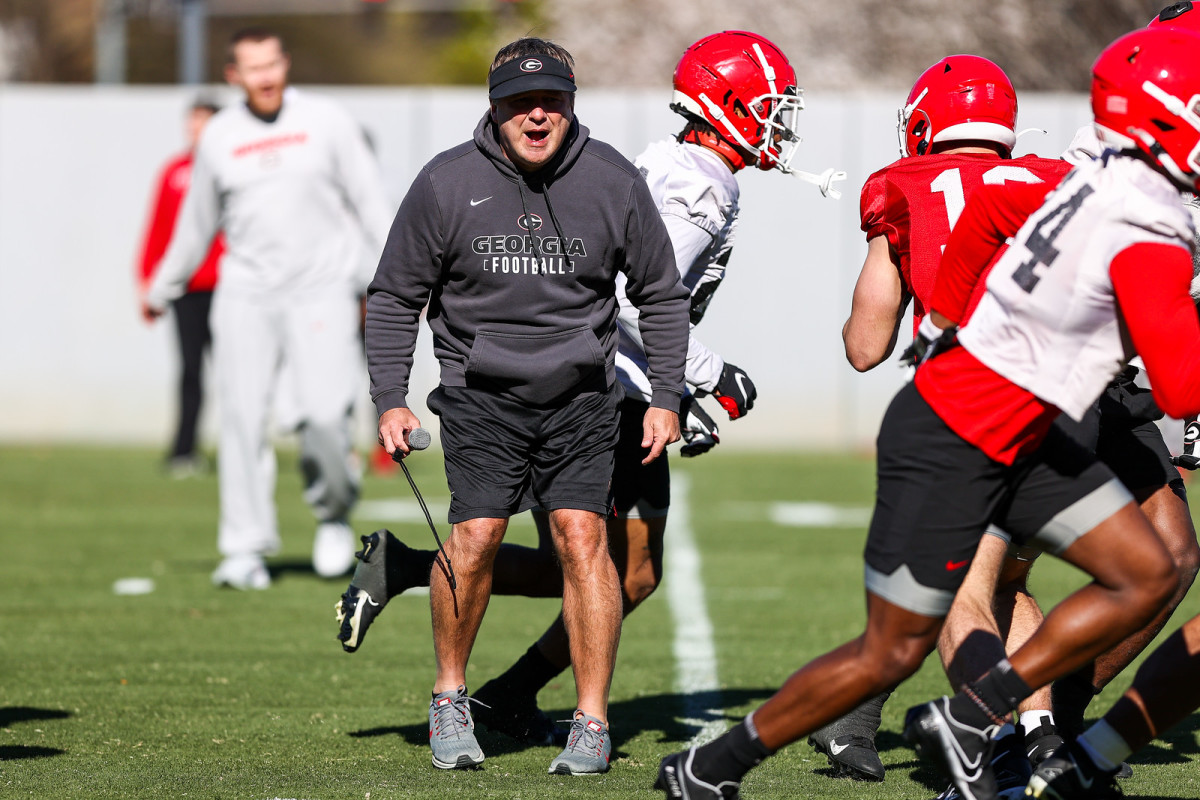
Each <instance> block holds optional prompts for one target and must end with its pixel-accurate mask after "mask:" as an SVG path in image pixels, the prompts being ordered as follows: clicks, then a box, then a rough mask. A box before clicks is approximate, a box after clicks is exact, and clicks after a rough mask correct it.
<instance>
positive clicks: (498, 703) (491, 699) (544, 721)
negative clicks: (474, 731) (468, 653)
mask: <svg viewBox="0 0 1200 800" xmlns="http://www.w3.org/2000/svg"><path fill="white" fill-rule="evenodd" d="M473 697H474V698H475V699H477V700H479V702H480V703H486V706H480V707H479V708H476V709H475V722H477V723H478V724H480V725H482V726H484V727H485V728H487V729H488V730H490V731H496V732H497V733H503V734H504V735H505V736H509V737H511V738H513V739H516V740H517V741H519V742H525V743H526V744H531V745H534V746H537V747H543V746H549V745H553V746H555V747H566V746H567V737H568V734H569V732H568V731H567V730H566V729H564V728H562V727H560V726H559V725H557V724H555V722H554V720H552V719H550V717H548V716H546V714H545V712H544V711H542V710H541V709H540V708H538V705H537V698H536V697H534V696H533V695H521V694H515V693H513V692H511V691H508V690H507V689H505V687H503V686H500V685H499V684H497V683H496V682H495V681H488V682H487V683H485V684H484V685H483V686H481V687H480V688H479V691H478V692H476V693H475V694H474V695H473Z"/></svg>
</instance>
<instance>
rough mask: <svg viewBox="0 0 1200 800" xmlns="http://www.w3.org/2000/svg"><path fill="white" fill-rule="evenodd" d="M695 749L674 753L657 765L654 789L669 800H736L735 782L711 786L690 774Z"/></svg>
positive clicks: (736, 788) (736, 789) (736, 783)
mask: <svg viewBox="0 0 1200 800" xmlns="http://www.w3.org/2000/svg"><path fill="white" fill-rule="evenodd" d="M695 758H696V748H694V747H693V748H691V749H690V750H684V751H683V752H682V753H674V754H673V755H669V756H667V757H666V758H664V759H663V760H662V763H660V764H659V765H658V778H657V780H655V781H654V788H655V789H660V790H662V791H664V792H666V793H667V797H668V798H670V800H738V798H739V797H740V795H739V794H738V786H739V785H740V784H739V783H738V782H737V781H722V782H721V783H719V784H716V785H713V784H711V783H706V782H705V781H702V780H700V779H699V778H697V777H696V776H695V775H694V774H693V773H692V762H693V760H694V759H695Z"/></svg>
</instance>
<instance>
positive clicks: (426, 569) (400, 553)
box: [384, 531, 437, 600]
mask: <svg viewBox="0 0 1200 800" xmlns="http://www.w3.org/2000/svg"><path fill="white" fill-rule="evenodd" d="M387 535H388V536H389V537H391V538H390V540H389V541H388V543H387V564H385V565H384V566H385V568H386V569H387V582H388V588H389V592H388V594H389V595H391V596H390V597H388V599H389V600H391V599H392V597H395V596H396V595H398V594H400V593H401V592H403V591H404V590H405V589H411V588H412V587H414V586H428V585H429V573H430V572H432V571H433V560H434V559H435V558H437V551H436V550H417V549H415V548H412V547H409V546H408V545H406V544H405V543H404V542H402V541H400V540H399V539H397V538H396V537H395V536H394V535H392V532H391V531H388V533H387ZM393 586H394V587H396V589H397V590H398V591H396V592H394V593H393V592H392V591H390V590H391V587H393Z"/></svg>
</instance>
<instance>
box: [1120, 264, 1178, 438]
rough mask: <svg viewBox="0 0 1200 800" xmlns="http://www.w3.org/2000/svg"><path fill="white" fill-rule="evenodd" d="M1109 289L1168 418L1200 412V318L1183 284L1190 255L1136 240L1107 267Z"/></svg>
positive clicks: (1156, 398) (1160, 406) (1159, 405)
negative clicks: (1139, 242)
mask: <svg viewBox="0 0 1200 800" xmlns="http://www.w3.org/2000/svg"><path fill="white" fill-rule="evenodd" d="M1109 274H1110V275H1111V277H1112V283H1113V292H1114V293H1115V294H1116V297H1117V304H1118V306H1119V307H1120V311H1121V316H1122V318H1123V319H1124V321H1125V326H1126V328H1127V329H1128V331H1129V337H1130V339H1131V340H1132V341H1133V346H1134V349H1135V350H1136V351H1137V353H1138V355H1140V356H1141V357H1142V361H1143V362H1144V363H1145V365H1146V374H1147V375H1148V376H1149V377H1150V389H1151V391H1152V392H1153V393H1154V400H1155V402H1156V403H1158V407H1159V408H1161V409H1162V410H1163V411H1164V412H1165V413H1166V414H1167V415H1168V416H1172V417H1176V418H1183V417H1186V416H1188V415H1190V414H1195V413H1197V412H1200V316H1198V315H1197V314H1196V306H1195V302H1194V301H1193V299H1192V297H1191V295H1190V294H1189V291H1188V290H1189V287H1190V284H1191V282H1192V259H1191V256H1190V254H1189V253H1188V251H1187V250H1186V249H1184V248H1182V247H1179V246H1177V245H1170V244H1149V243H1142V244H1136V245H1133V246H1132V247H1129V248H1126V249H1125V250H1123V251H1121V252H1120V253H1119V254H1117V256H1116V258H1114V259H1113V260H1112V264H1111V265H1110V267H1109Z"/></svg>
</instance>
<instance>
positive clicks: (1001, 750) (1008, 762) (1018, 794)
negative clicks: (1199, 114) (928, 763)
mask: <svg viewBox="0 0 1200 800" xmlns="http://www.w3.org/2000/svg"><path fill="white" fill-rule="evenodd" d="M1022 744H1023V739H1022V737H1021V735H1020V734H1019V733H1017V732H1016V731H1013V732H1012V733H1009V734H1007V735H1005V736H1002V737H1000V738H999V739H996V740H995V743H994V744H993V747H992V753H993V755H992V762H991V763H992V773H993V774H994V775H995V776H996V795H995V796H996V799H997V800H1018V798H1023V797H1024V796H1025V785H1026V784H1027V783H1029V776H1030V775H1031V774H1032V771H1031V769H1030V767H1029V759H1028V758H1027V757H1026V756H1025V751H1024V749H1023V748H1022ZM962 797H963V795H962V793H961V792H960V791H959V790H958V787H957V786H955V785H954V784H950V786H949V787H948V788H947V789H946V790H945V791H944V792H942V793H941V794H939V795H938V796H937V797H936V798H934V800H962Z"/></svg>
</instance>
